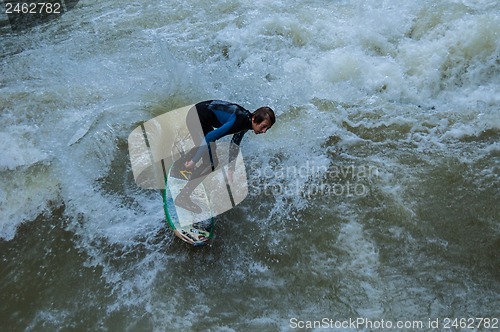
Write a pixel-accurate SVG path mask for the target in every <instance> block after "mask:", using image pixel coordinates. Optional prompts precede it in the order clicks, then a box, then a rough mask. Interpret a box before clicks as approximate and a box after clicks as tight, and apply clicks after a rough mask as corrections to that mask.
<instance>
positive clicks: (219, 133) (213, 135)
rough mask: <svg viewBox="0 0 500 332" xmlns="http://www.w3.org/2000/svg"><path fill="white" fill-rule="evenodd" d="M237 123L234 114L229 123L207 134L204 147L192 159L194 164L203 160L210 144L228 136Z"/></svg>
mask: <svg viewBox="0 0 500 332" xmlns="http://www.w3.org/2000/svg"><path fill="white" fill-rule="evenodd" d="M235 121H236V114H233V115H231V116H230V117H229V119H228V121H227V122H226V123H225V124H223V125H222V126H221V127H219V128H217V129H215V130H212V131H211V132H209V133H208V134H207V136H205V142H204V144H203V145H202V146H200V148H199V149H198V151H197V152H196V154H195V155H194V157H193V159H192V160H193V162H195V163H197V162H198V161H199V160H200V159H201V156H202V155H203V153H204V152H205V151H206V150H205V149H207V146H209V145H210V143H212V142H215V141H216V140H218V139H220V138H221V137H223V136H225V135H227V133H228V132H229V131H230V129H231V128H232V127H233V125H234V122H235Z"/></svg>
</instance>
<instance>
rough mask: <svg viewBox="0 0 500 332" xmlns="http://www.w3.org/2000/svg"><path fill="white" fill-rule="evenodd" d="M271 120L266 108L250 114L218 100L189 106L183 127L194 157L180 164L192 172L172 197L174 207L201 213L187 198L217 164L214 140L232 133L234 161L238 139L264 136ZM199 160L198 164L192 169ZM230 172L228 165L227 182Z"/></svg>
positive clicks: (269, 112)
mask: <svg viewBox="0 0 500 332" xmlns="http://www.w3.org/2000/svg"><path fill="white" fill-rule="evenodd" d="M275 121H276V118H275V115H274V111H273V110H272V109H271V108H269V107H267V106H263V107H260V108H258V109H257V110H256V111H255V112H253V113H250V112H249V111H248V110H246V109H244V108H243V107H241V106H240V105H237V104H233V103H230V102H227V101H222V100H207V101H203V102H200V103H198V104H196V105H195V107H192V108H191V109H190V110H189V111H188V114H187V116H186V124H187V127H188V130H189V133H190V134H191V138H192V139H193V142H194V144H195V146H196V147H197V149H196V150H195V151H196V153H195V154H194V156H193V157H192V158H191V159H190V160H188V161H186V162H185V164H184V166H185V167H186V168H187V169H188V170H193V171H192V174H191V176H190V178H189V181H188V183H187V184H186V185H185V186H184V188H182V190H181V192H180V193H179V195H178V196H177V197H176V199H175V205H177V206H180V207H182V208H184V209H186V210H189V211H192V212H195V213H201V212H202V210H201V208H200V207H199V206H198V205H197V204H196V203H194V202H193V201H192V200H191V198H190V195H191V193H192V192H193V191H194V190H195V188H196V187H197V186H198V185H199V184H200V183H201V182H202V181H203V179H204V178H205V177H206V176H207V175H208V174H210V172H212V171H214V170H215V168H216V167H217V165H218V160H217V154H216V145H215V141H217V140H218V139H220V138H222V137H224V136H227V135H231V134H233V138H232V140H231V148H230V150H229V163H231V162H232V161H233V160H234V159H236V156H237V154H238V149H239V145H240V143H241V140H242V138H243V136H244V135H245V133H246V132H247V131H248V130H250V129H251V130H253V132H254V133H255V134H257V135H258V134H264V133H266V131H267V130H268V129H269V128H271V127H272V126H273V124H274V122H275ZM200 159H201V160H202V163H201V165H200V166H199V167H195V165H196V164H197V163H198V161H199V160H200ZM233 166H234V165H233ZM233 172H234V167H233V168H231V166H230V167H229V170H228V177H229V180H230V181H231V182H232V173H233Z"/></svg>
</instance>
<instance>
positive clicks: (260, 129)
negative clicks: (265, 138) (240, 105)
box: [252, 119, 271, 135]
mask: <svg viewBox="0 0 500 332" xmlns="http://www.w3.org/2000/svg"><path fill="white" fill-rule="evenodd" d="M269 128H271V124H270V122H269V120H268V119H265V120H264V121H262V122H261V123H259V124H257V123H255V121H254V119H252V129H253V132H254V133H256V134H257V135H258V134H265V133H266V131H267V130H268V129H269Z"/></svg>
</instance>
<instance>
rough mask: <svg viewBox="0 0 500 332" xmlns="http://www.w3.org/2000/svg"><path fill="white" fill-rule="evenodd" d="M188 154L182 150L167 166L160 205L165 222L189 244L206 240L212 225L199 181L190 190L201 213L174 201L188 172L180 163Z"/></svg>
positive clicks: (211, 215) (210, 235)
mask: <svg viewBox="0 0 500 332" xmlns="http://www.w3.org/2000/svg"><path fill="white" fill-rule="evenodd" d="M190 158H191V156H190V153H188V154H184V153H182V154H181V158H179V159H178V160H176V161H175V162H174V163H173V165H172V166H171V167H170V168H169V171H168V175H167V176H166V177H165V189H164V190H163V207H164V210H165V219H166V222H167V224H168V226H169V227H170V229H171V230H173V232H174V234H175V235H176V236H178V237H179V238H180V239H181V240H183V241H185V242H187V243H189V244H191V245H193V246H201V245H205V244H207V242H208V241H209V240H210V239H211V238H212V236H213V228H214V227H213V226H214V218H213V213H212V211H211V207H210V201H209V198H208V195H207V192H206V189H205V187H204V185H203V183H202V184H200V185H199V186H198V187H197V188H196V189H195V190H194V191H193V193H192V194H191V199H192V200H193V202H195V203H196V204H197V205H198V206H200V207H201V209H202V212H201V213H194V212H191V211H189V210H186V209H183V208H182V207H179V206H177V205H175V203H174V201H175V198H176V197H177V195H178V194H179V193H180V191H181V189H182V188H183V187H184V186H185V185H186V183H187V182H188V179H189V175H190V174H191V172H190V171H188V170H187V169H186V168H185V166H184V163H185V161H186V160H189V159H190Z"/></svg>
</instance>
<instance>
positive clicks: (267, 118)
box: [252, 106, 276, 134]
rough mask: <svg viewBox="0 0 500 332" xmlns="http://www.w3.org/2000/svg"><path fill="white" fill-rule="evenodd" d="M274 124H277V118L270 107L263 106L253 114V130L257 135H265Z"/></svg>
mask: <svg viewBox="0 0 500 332" xmlns="http://www.w3.org/2000/svg"><path fill="white" fill-rule="evenodd" d="M274 122H276V117H275V116H274V111H273V110H272V109H271V108H270V107H267V106H263V107H260V108H258V109H257V110H256V111H255V112H253V113H252V129H253V132H254V133H256V134H264V133H265V132H266V131H267V130H268V129H269V128H271V127H272V126H273V124H274Z"/></svg>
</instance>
